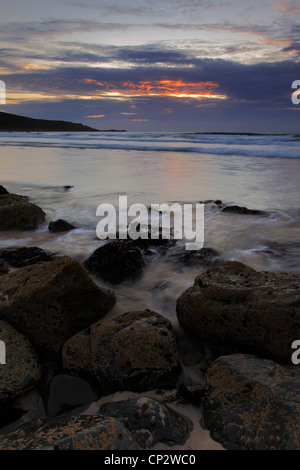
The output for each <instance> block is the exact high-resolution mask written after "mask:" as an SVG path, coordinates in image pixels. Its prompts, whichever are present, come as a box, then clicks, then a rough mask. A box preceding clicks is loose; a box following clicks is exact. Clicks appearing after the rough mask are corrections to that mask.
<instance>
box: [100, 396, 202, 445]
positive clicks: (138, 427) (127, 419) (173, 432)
mask: <svg viewBox="0 0 300 470" xmlns="http://www.w3.org/2000/svg"><path fill="white" fill-rule="evenodd" d="M99 413H100V414H101V415H106V416H113V417H115V418H118V419H121V420H122V421H123V422H124V424H126V427H127V429H128V430H129V431H130V433H131V435H132V437H133V439H134V440H135V441H136V442H137V443H138V444H139V445H140V446H141V448H143V449H148V448H151V447H153V446H155V444H157V443H158V442H161V443H164V444H167V445H169V446H173V445H183V444H184V443H185V442H186V440H187V439H188V438H189V436H190V432H191V430H192V429H193V424H192V422H191V421H190V420H188V419H187V418H185V417H184V416H182V415H180V414H179V413H177V412H176V411H174V410H172V409H171V408H169V407H168V406H167V405H165V404H164V403H162V402H160V401H158V400H153V399H152V398H149V397H139V398H133V399H132V400H125V401H119V402H116V403H105V404H104V405H102V406H101V407H100V409H99Z"/></svg>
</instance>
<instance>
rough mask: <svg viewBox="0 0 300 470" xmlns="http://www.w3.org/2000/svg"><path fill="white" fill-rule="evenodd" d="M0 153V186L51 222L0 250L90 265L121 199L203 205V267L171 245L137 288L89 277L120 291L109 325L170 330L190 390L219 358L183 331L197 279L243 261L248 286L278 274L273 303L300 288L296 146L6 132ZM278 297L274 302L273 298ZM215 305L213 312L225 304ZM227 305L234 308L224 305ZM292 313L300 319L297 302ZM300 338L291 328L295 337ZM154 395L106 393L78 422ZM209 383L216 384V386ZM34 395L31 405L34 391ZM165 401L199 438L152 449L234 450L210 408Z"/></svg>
mask: <svg viewBox="0 0 300 470" xmlns="http://www.w3.org/2000/svg"><path fill="white" fill-rule="evenodd" d="M0 153H1V160H0V175H1V181H0V183H1V185H3V186H4V187H5V188H6V189H7V190H8V192H9V193H12V194H18V195H22V196H24V197H25V198H26V200H28V201H29V202H30V203H32V204H36V205H37V206H39V207H40V208H41V209H42V210H43V211H44V213H45V219H44V221H43V222H42V223H40V224H39V226H38V227H37V228H36V229H34V230H29V231H28V230H27V231H19V230H8V231H0V250H7V249H11V248H21V247H39V248H41V249H42V250H45V251H47V252H50V253H52V254H53V255H54V256H55V257H57V258H60V257H68V258H71V259H72V260H74V261H75V262H77V263H79V264H80V265H84V266H85V263H86V261H87V259H89V257H90V256H91V255H92V254H93V253H94V252H95V250H97V249H99V248H101V247H103V246H105V245H106V244H107V243H108V242H107V241H106V240H99V239H98V237H97V234H96V226H97V223H98V221H99V217H97V215H96V210H97V207H98V206H99V205H100V204H112V205H114V206H115V207H118V201H119V197H120V196H127V198H128V201H129V203H130V204H135V203H139V204H144V205H145V206H146V207H149V206H150V205H151V204H162V203H167V204H173V203H178V204H180V205H182V206H183V205H184V204H203V205H204V224H205V225H204V226H205V231H204V248H205V249H206V250H207V251H206V252H203V253H205V255H204V256H203V257H200V258H199V257H198V258H197V252H189V253H187V251H186V250H185V246H184V243H182V241H178V242H177V243H170V244H169V245H166V246H163V245H160V244H157V245H154V246H149V247H147V249H148V252H147V251H145V252H143V256H144V259H145V263H144V266H143V268H142V269H141V270H140V272H139V273H138V275H136V276H134V278H124V279H122V281H121V282H118V283H113V282H110V281H107V280H105V279H103V277H102V278H101V276H99V275H96V274H95V273H93V272H91V273H90V274H89V275H90V276H91V277H92V279H93V281H94V283H95V284H96V286H97V287H99V288H101V289H106V290H107V289H108V290H112V291H113V292H114V295H115V303H114V304H113V306H112V307H111V308H109V309H108V311H107V312H106V313H105V315H104V316H103V318H104V319H105V320H107V321H110V320H111V321H113V320H114V319H115V318H118V317H119V316H120V315H123V314H124V313H126V312H136V311H142V312H144V311H146V310H150V311H152V312H157V313H158V314H159V315H161V316H162V317H163V318H166V319H167V320H168V321H169V322H170V325H171V327H172V329H173V331H174V334H175V337H176V343H177V345H178V348H179V356H180V363H181V367H182V372H181V374H180V375H178V377H177V378H178V379H179V377H180V381H181V382H182V381H183V383H184V386H185V387H190V386H193V385H199V384H200V383H203V381H205V374H206V372H207V369H208V367H210V366H211V364H212V362H213V360H215V359H217V357H213V355H212V358H210V356H209V355H207V354H206V353H205V352H204V349H203V343H202V341H200V340H199V339H197V338H194V337H193V336H192V335H191V334H190V331H189V328H186V327H185V326H186V325H184V323H183V322H180V321H179V317H180V312H179V310H180V309H179V307H178V305H179V303H178V302H179V300H178V299H179V298H181V296H182V295H184V293H185V292H186V291H187V289H189V288H192V286H193V285H194V282H195V278H196V277H197V276H199V275H203V276H205V273H206V272H207V271H208V270H209V269H214V266H216V265H218V263H225V266H227V265H226V263H235V262H236V263H242V264H243V265H246V266H247V267H249V268H252V270H253V272H252V271H251V272H250V271H249V279H250V281H249V282H250V284H251V283H253V286H259V285H262V286H263V281H260V282H258V281H257V280H256V274H255V272H257V273H261V272H265V271H266V272H268V273H272V274H274V276H275V277H272V276H271V275H270V276H269V277H270V280H269V279H268V280H267V281H266V282H267V283H268V284H266V285H268V289H269V290H270V289H274V292H276V289H277V290H278V289H279V290H280V289H281V286H284V287H282V289H283V288H284V289H285V288H286V285H290V284H289V283H292V282H294V283H296V282H298V281H296V280H297V279H298V278H297V277H295V279H296V280H295V281H294V280H291V279H294V278H292V276H293V275H295V276H297V275H298V273H299V261H300V243H299V235H300V209H299V204H298V201H299V175H300V137H299V135H279V134H277V135H264V134H201V133H125V132H124V133H122V134H120V133H80V134H77V133H26V134H23V133H16V134H13V133H7V134H6V133H2V135H1V137H0ZM58 219H63V220H66V221H67V222H68V223H70V224H72V225H73V226H74V227H75V228H74V229H72V230H69V231H65V232H51V231H50V230H49V228H48V226H49V223H50V222H51V221H55V220H58ZM150 245H151V244H150ZM0 258H1V256H0ZM0 261H3V258H2V259H0ZM8 264H9V263H8ZM223 266H224V264H223ZM228 266H230V265H228ZM20 269H23V268H20ZM15 270H18V268H14V267H12V266H10V267H9V273H11V272H14V271H15ZM229 271H230V268H228V272H229ZM279 273H286V275H287V276H288V278H287V280H285V278H284V280H282V279H281V278H279V277H278V276H279ZM8 275H9V274H8ZM276 275H278V276H277V277H276ZM216 276H217V275H216ZM220 276H221V274H220ZM246 276H248V271H247V272H246ZM277 279H279V280H277ZM218 282H220V283H222V282H223V281H219V279H218V278H216V285H217V284H218ZM280 283H281V284H280ZM284 283H286V284H284ZM238 284H239V283H238ZM0 285H1V278H0ZM218 285H219V284H218ZM241 285H242V281H241ZM251 286H252V284H251ZM270 286H271V287H270ZM278 286H279V287H278ZM231 287H232V286H231ZM238 287H239V285H237V288H238ZM201 288H202V287H201V284H200V283H199V293H198V291H197V293H196V294H197V295H200V294H201V295H202V291H201ZM226 288H227V284H226ZM246 288H247V287H246ZM255 288H256V287H255ZM297 288H298V289H299V285H298V287H297ZM253 289H254V288H253ZM257 289H258V290H259V287H257ZM200 291H201V292H200ZM196 294H195V295H196ZM214 295H215V294H214ZM224 295H225V294H224ZM230 295H231V294H230ZM234 295H237V294H234ZM247 295H248V294H247ZM263 295H264V294H262V296H263ZM273 295H274V298H275V297H276V294H273ZM237 298H238V297H234V296H233V297H230V302H232V303H233V304H234V302H237V303H239V302H240V300H239V298H238V300H237ZM212 299H213V300H214V301H215V300H216V299H217V297H212ZM247 299H248V298H247ZM221 300H222V301H223V299H221ZM247 301H248V300H247ZM251 301H252V300H251ZM284 301H286V298H284ZM201 302H202V300H201ZM249 302H250V301H249ZM253 302H256V299H254V300H253ZM226 305H227V307H226V308H228V303H227V304H226ZM251 305H252V304H251ZM253 305H256V304H255V303H254V304H253ZM293 305H294V306H295V305H296V307H295V312H297V308H299V305H298V304H297V301H295V302H294V304H293ZM182 308H183V307H182ZM189 308H190V307H189V306H188V307H186V309H187V310H185V311H188V310H189ZM222 308H223V307H222ZM247 308H248V307H247ZM263 308H265V307H263ZM293 308H294V307H293ZM0 314H1V312H0ZM275 314H276V312H275ZM296 315H297V313H295V316H296ZM293 321H294V320H293ZM293 325H294V324H293ZM297 325H298V323H297ZM87 326H88V325H86V326H84V328H86V327H87ZM294 326H295V325H294ZM281 327H282V326H281V325H280V326H279V327H278V328H279V329H280V328H281ZM84 328H82V329H84ZM249 328H250V327H249ZM251 328H252V326H251ZM253 328H254V327H253ZM291 328H292V327H291ZM297 328H298V326H297ZM195 329H196V328H195ZM254 330H255V328H254ZM254 330H253V331H254ZM249 331H250V330H249ZM251 331H252V330H251ZM297 331H298V330H297V329H296V328H295V329H294V332H295V335H296V334H297ZM207 334H208V333H207ZM230 334H231V333H230ZM288 337H289V338H290V336H288ZM228 338H229V336H228ZM293 339H294V340H297V339H300V338H297V337H295V338H293ZM251 347H252V349H251V348H249V354H254V353H253V345H252V346H251ZM261 347H262V348H263V345H261ZM246 349H247V348H246ZM271 349H272V348H271ZM236 353H237V354H240V353H242V354H243V353H246V354H248V351H247V350H246V351H245V350H244V349H243V350H241V351H239V350H237V351H236ZM276 354H277V352H276ZM258 356H259V358H260V359H261V360H264V359H266V360H275V361H276V360H277V359H276V355H275V353H274V357H273V356H272V350H271V353H270V354H269V355H268V354H266V357H265V356H264V352H263V353H262V352H261V351H259V354H258ZM271 356H272V357H271ZM210 359H212V360H210ZM278 363H280V366H288V367H292V366H293V364H292V362H290V363H289V364H287V363H286V362H285V364H282V362H281V360H278ZM232 364H233V363H232ZM232 364H231V363H230V364H229V363H226V364H225V363H224V364H223V363H222V368H225V367H231V366H232V367H233V365H232ZM234 364H235V363H234ZM219 367H221V365H220V364H219ZM249 367H250V366H249ZM262 367H263V366H262ZM266 367H267V366H266ZM222 370H223V369H222ZM278 373H281V370H280V371H278ZM75 375H76V373H75ZM79 375H80V374H79ZM253 380H254V379H253ZM180 381H179V382H180ZM155 384H156V385H155V387H154V388H153V389H151V388H148V390H142V391H140V392H137V391H136V390H126V389H125V390H120V391H113V393H111V391H110V392H109V393H107V394H105V393H104V394H103V397H101V398H99V399H98V400H95V402H94V403H93V404H92V405H90V406H89V407H88V408H87V409H85V410H84V411H79V412H80V413H83V414H84V415H93V414H95V413H97V410H98V408H99V406H101V404H102V403H104V402H109V401H112V402H114V401H118V400H125V399H129V398H134V397H137V396H150V397H152V398H154V399H157V400H160V399H161V397H160V395H158V394H157V393H156V392H155V391H156V390H157V388H159V387H158V386H157V383H156V382H155ZM212 384H215V381H213V380H212ZM298 385H299V384H298ZM213 386H215V385H211V387H213ZM173 390H176V386H175V388H174V387H173ZM29 393H30V394H31V395H30V396H31V397H32V396H33V395H32V394H33V393H35V392H32V391H31V392H29ZM168 393H169V392H168ZM168 393H167V392H165V391H164V393H163V395H162V397H163V402H164V403H166V404H167V405H169V406H170V408H173V409H174V410H176V411H178V413H180V414H182V415H183V416H186V417H187V419H188V420H190V422H192V423H193V426H192V431H191V433H190V437H189V438H187V439H186V441H185V443H183V444H177V445H176V444H173V445H172V447H170V446H168V445H166V444H164V443H161V442H160V443H159V442H158V443H156V444H155V446H154V447H153V449H156V450H164V449H167V448H169V447H170V448H172V449H174V450H175V449H178V450H183V449H188V450H201V449H223V448H227V447H226V445H222V444H221V443H220V442H217V440H216V439H214V438H212V437H211V436H210V435H209V430H208V429H206V428H205V425H204V422H203V411H202V407H199V406H198V407H195V406H194V405H193V404H192V403H189V402H188V400H187V401H186V402H185V403H184V401H183V402H180V400H179V398H178V396H176V394H174V393H173V395H172V394H171V395H172V398H171V399H170V396H169V395H168ZM211 393H212V392H211ZM212 395H213V393H212ZM25 396H26V394H24V397H25ZM181 398H182V397H181ZM40 400H41V398H40V395H39V394H37V395H34V398H33V399H32V398H31V401H33V404H32V405H31V408H32V409H31V410H30V411H29V413H28V415H27V418H26V415H25V417H24V416H23V417H22V418H21V421H19V422H18V424H17V427H18V426H19V424H21V423H23V422H26V421H28V420H29V418H30V419H31V418H32V417H34V418H35V419H39V418H42V419H44V418H47V413H45V410H42V408H41V402H40ZM206 400H208V398H206ZM68 414H69V415H70V413H68ZM64 416H65V415H64ZM207 419H208V418H207ZM199 423H200V424H199ZM296 425H297V423H296ZM15 427H16V424H15V423H10V424H9V426H8V427H5V428H4V435H5V434H6V433H7V432H8V431H10V430H12V429H15ZM0 432H1V433H3V430H1V431H0ZM215 437H216V433H215ZM271 441H272V440H271ZM271 441H270V442H271ZM0 442H1V439H0ZM272 442H273V441H272ZM278 442H279V441H278ZM280 442H281V441H280ZM241 447H242V445H241Z"/></svg>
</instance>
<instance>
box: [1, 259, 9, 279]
mask: <svg viewBox="0 0 300 470" xmlns="http://www.w3.org/2000/svg"><path fill="white" fill-rule="evenodd" d="M7 273H8V266H7V265H6V264H5V263H2V261H0V276H1V275H2V274H7Z"/></svg>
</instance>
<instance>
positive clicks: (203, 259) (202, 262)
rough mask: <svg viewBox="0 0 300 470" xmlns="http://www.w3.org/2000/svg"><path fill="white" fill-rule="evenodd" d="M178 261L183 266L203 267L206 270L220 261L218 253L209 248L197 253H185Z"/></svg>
mask: <svg viewBox="0 0 300 470" xmlns="http://www.w3.org/2000/svg"><path fill="white" fill-rule="evenodd" d="M178 261H179V262H180V263H182V264H184V265H185V266H203V267H205V268H208V267H210V266H213V265H214V264H216V263H218V262H220V261H221V258H220V255H219V253H218V252H217V251H216V250H215V249H214V248H210V247H203V248H201V249H200V250H197V251H186V252H185V253H184V254H183V255H181V256H179V258H178Z"/></svg>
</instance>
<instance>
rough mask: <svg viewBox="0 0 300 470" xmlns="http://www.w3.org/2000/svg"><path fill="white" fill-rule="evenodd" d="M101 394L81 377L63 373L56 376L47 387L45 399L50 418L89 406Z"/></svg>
mask: <svg viewBox="0 0 300 470" xmlns="http://www.w3.org/2000/svg"><path fill="white" fill-rule="evenodd" d="M97 398H99V395H98V394H96V393H95V391H94V390H93V389H92V387H91V386H90V384H89V383H88V382H86V381H85V380H83V379H81V378H79V377H72V376H71V375H66V374H61V375H57V376H55V377H54V378H53V379H52V381H51V382H50V384H49V386H48V387H47V389H46V391H45V393H44V396H43V401H44V405H45V410H46V413H47V415H48V416H49V417H50V418H54V417H55V416H58V415H60V414H62V413H66V412H67V411H70V410H73V409H74V408H79V407H84V406H85V407H86V408H87V407H88V405H90V404H91V403H92V402H93V401H96V400H97Z"/></svg>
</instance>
